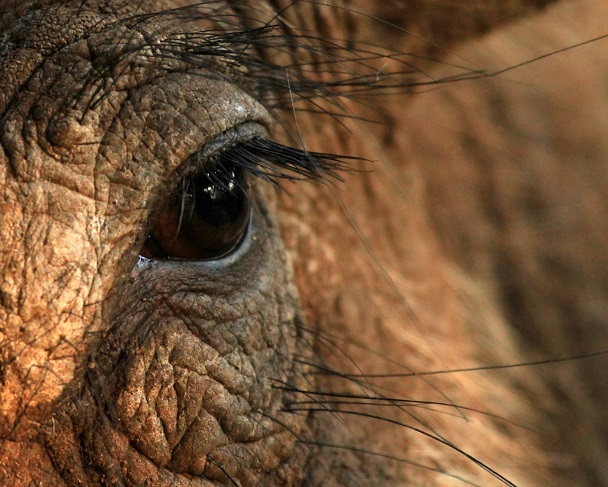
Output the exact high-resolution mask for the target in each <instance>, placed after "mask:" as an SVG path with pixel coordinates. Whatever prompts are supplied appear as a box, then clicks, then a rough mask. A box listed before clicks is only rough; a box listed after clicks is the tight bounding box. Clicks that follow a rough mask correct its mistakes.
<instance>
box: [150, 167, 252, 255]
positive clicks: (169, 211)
mask: <svg viewBox="0 0 608 487" xmlns="http://www.w3.org/2000/svg"><path fill="white" fill-rule="evenodd" d="M250 217H251V187H250V183H249V180H248V177H247V173H246V171H245V170H243V169H241V168H239V167H234V168H227V167H225V166H217V167H215V168H212V169H209V170H207V171H206V172H204V173H202V174H194V175H191V176H188V177H186V178H185V179H184V180H182V182H181V184H180V188H179V189H178V191H176V192H175V193H174V195H173V196H172V197H171V198H170V200H169V202H168V204H166V206H164V207H163V209H162V211H161V212H160V213H159V214H158V215H157V216H156V218H154V220H153V221H152V227H151V230H150V233H149V235H148V238H147V239H146V241H145V243H144V245H143V247H142V249H141V251H140V255H142V256H143V257H147V258H149V259H151V258H157V259H196V260H202V259H217V258H220V257H222V256H224V255H226V254H228V253H229V252H230V251H231V250H233V249H234V248H235V247H237V246H238V245H239V243H240V242H241V241H242V239H243V236H244V235H245V232H246V231H247V226H248V223H249V219H250Z"/></svg>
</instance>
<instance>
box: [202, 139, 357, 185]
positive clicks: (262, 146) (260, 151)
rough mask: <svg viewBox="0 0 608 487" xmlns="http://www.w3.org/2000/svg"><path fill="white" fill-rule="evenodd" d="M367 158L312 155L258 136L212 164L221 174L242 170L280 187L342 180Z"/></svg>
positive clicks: (313, 153)
mask: <svg viewBox="0 0 608 487" xmlns="http://www.w3.org/2000/svg"><path fill="white" fill-rule="evenodd" d="M355 161H363V159H361V158H358V157H352V156H345V155H337V154H326V153H322V152H309V151H304V150H300V149H295V148H293V147H288V146H284V145H281V144H277V143H276V142H272V141H270V140H266V139H263V138H261V137H255V138H253V139H251V140H249V141H248V142H246V143H241V144H237V145H234V146H232V147H230V148H228V149H225V150H224V151H222V152H221V153H220V154H218V155H217V156H215V157H213V158H212V159H211V161H209V164H211V165H212V166H213V167H214V169H215V168H217V169H218V170H219V172H220V173H222V172H226V171H228V170H229V169H230V168H234V167H239V168H241V169H244V170H245V171H247V172H249V173H251V174H253V175H254V176H256V177H259V178H261V179H263V180H265V181H268V182H271V183H273V184H275V185H278V184H279V182H280V181H281V180H287V181H302V180H312V181H320V182H326V181H329V180H332V179H333V180H337V181H342V177H341V176H340V172H344V171H352V170H354V168H353V167H352V163H353V162H355Z"/></svg>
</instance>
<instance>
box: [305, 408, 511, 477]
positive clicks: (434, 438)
mask: <svg viewBox="0 0 608 487" xmlns="http://www.w3.org/2000/svg"><path fill="white" fill-rule="evenodd" d="M307 411H308V412H327V410H326V409H324V408H308V409H307ZM338 411H339V412H340V414H344V415H350V416H356V417H363V418H368V419H372V420H378V421H381V422H386V423H389V424H393V425H395V426H401V427H403V428H406V429H408V430H410V431H412V432H414V433H418V434H420V435H422V436H424V437H426V438H428V439H430V440H432V441H435V442H437V443H440V444H442V445H444V446H445V447H447V448H449V449H451V450H453V451H455V452H456V453H458V454H459V455H462V456H463V457H465V458H467V459H468V460H470V461H471V462H473V463H474V464H475V465H477V466H478V467H480V468H481V469H483V470H485V471H486V472H488V473H489V474H490V475H491V476H492V477H494V478H495V479H497V480H498V481H500V482H501V483H502V484H504V485H507V486H509V487H516V485H515V484H514V483H513V482H511V481H510V480H509V479H507V478H506V477H504V476H503V475H501V474H500V473H498V472H497V471H496V470H495V469H493V468H492V467H490V466H489V465H487V464H485V463H484V462H482V461H481V460H479V459H477V458H476V457H474V456H473V455H471V454H470V453H467V452H466V451H464V450H463V449H462V448H459V447H458V446H456V445H455V444H454V443H452V442H450V441H448V440H446V439H444V438H441V437H439V436H436V435H434V434H432V433H429V432H428V431H424V430H422V429H420V428H418V427H416V426H412V425H409V424H407V423H403V422H402V421H397V420H396V419H392V418H386V417H383V416H377V415H373V414H370V413H364V412H361V411H350V410H345V409H338Z"/></svg>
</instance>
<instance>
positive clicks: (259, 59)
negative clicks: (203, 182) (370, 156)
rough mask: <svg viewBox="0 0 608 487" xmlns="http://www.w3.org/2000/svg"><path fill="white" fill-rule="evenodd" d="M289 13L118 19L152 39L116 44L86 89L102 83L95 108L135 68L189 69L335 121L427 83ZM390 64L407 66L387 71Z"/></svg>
mask: <svg viewBox="0 0 608 487" xmlns="http://www.w3.org/2000/svg"><path fill="white" fill-rule="evenodd" d="M295 3H297V2H294V4H295ZM283 15H286V12H281V15H279V14H277V15H276V16H275V17H274V18H272V19H270V20H269V22H268V23H266V24H261V22H260V21H256V20H253V19H250V18H245V19H243V16H242V15H241V14H238V15H237V14H235V13H234V12H233V11H232V10H231V9H229V8H226V2H218V1H204V2H201V3H198V4H196V5H194V6H187V7H179V8H175V9H169V10H163V11H161V12H155V13H150V14H141V15H135V16H131V17H127V18H125V19H121V20H119V21H117V22H119V23H120V25H121V26H123V27H126V31H129V32H139V33H144V35H143V38H144V39H145V41H143V42H142V41H141V36H139V37H138V40H137V41H134V40H133V39H132V38H123V39H120V38H119V39H113V40H112V44H113V46H112V51H113V52H114V53H115V54H113V55H111V56H110V58H109V59H108V58H106V59H104V60H103V61H104V62H103V63H99V64H98V65H97V66H96V67H95V68H94V69H93V71H92V72H91V76H90V79H89V80H88V83H87V86H86V87H85V88H90V87H91V86H95V89H94V90H93V96H91V97H90V98H89V101H88V108H95V107H96V106H97V105H99V103H101V102H102V101H103V100H104V99H105V98H106V96H107V95H108V94H109V93H110V92H111V91H112V89H113V84H114V83H115V81H113V80H115V78H116V73H118V74H120V73H123V72H126V70H128V69H131V68H134V67H150V68H152V69H151V73H154V74H152V76H161V75H162V74H168V73H171V72H184V71H185V72H196V73H197V74H200V75H201V76H208V77H216V78H222V79H227V80H229V81H230V82H233V83H235V84H238V85H239V86H240V87H242V88H243V89H244V90H245V91H247V92H249V93H250V94H251V95H252V96H254V97H255V98H256V99H257V100H259V101H260V102H261V103H263V104H264V105H265V106H266V107H267V108H268V109H269V110H271V111H276V110H280V109H289V110H302V111H314V112H317V113H323V114H328V115H331V116H332V117H334V118H335V117H350V116H352V115H350V114H348V113H346V112H345V111H344V107H343V105H342V103H341V100H344V99H349V100H355V101H357V102H361V103H365V100H366V98H367V97H370V96H372V95H382V96H385V95H387V94H391V93H396V92H399V93H404V92H411V91H412V90H413V87H415V86H419V85H420V84H421V80H420V76H419V75H421V74H423V75H424V73H422V71H421V70H420V69H417V68H416V67H415V66H413V65H412V64H410V63H409V62H406V60H405V58H408V57H410V56H409V55H408V54H406V53H400V52H397V51H390V50H388V49H386V48H380V47H378V46H375V45H371V44H365V43H356V42H354V41H352V40H342V39H331V38H330V39H328V38H323V37H321V36H319V35H316V34H311V33H307V32H305V31H297V30H295V29H294V28H293V27H292V26H289V27H288V26H287V25H286V21H284V20H283V18H282V16H283ZM197 22H199V23H201V24H204V25H205V26H208V27H205V28H200V27H199V26H198V25H197ZM245 22H248V23H253V24H257V25H258V26H257V27H249V26H246V25H245ZM110 27H113V28H115V27H116V25H115V24H114V25H112V26H110ZM122 30H123V31H125V29H122ZM114 46H115V47H114ZM279 59H280V60H281V61H279ZM287 59H289V61H286V60H287ZM411 59H416V56H411ZM282 60H285V61H286V64H281V62H282ZM387 60H391V61H394V62H396V63H397V64H398V65H400V66H401V67H402V68H403V69H402V70H396V71H385V70H384V67H385V64H386V61H387ZM468 72H469V74H470V71H468ZM427 80H428V78H427ZM83 93H84V90H83V92H81V94H83ZM89 93H90V91H89Z"/></svg>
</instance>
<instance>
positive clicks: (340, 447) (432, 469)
mask: <svg viewBox="0 0 608 487" xmlns="http://www.w3.org/2000/svg"><path fill="white" fill-rule="evenodd" d="M307 444H309V445H314V446H318V447H321V448H332V449H338V450H348V451H351V452H355V453H362V454H364V455H370V456H374V457H379V458H385V459H387V460H393V461H395V462H399V463H405V464H408V465H412V466H413V467H417V468H421V469H423V470H427V471H430V472H435V473H438V474H440V475H444V476H446V477H448V478H452V479H455V480H460V481H461V482H463V483H465V484H466V485H471V486H473V487H481V485H480V484H476V483H474V482H472V481H471V480H468V479H466V478H464V477H461V476H459V475H456V474H453V473H450V472H448V471H446V470H443V469H441V468H437V467H432V466H430V465H423V464H421V463H419V462H414V461H412V460H408V459H407V458H403V457H397V456H394V455H388V454H386V453H382V452H377V451H373V450H367V449H365V448H357V447H354V446H348V445H338V444H334V443H326V442H321V441H308V442H307Z"/></svg>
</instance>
